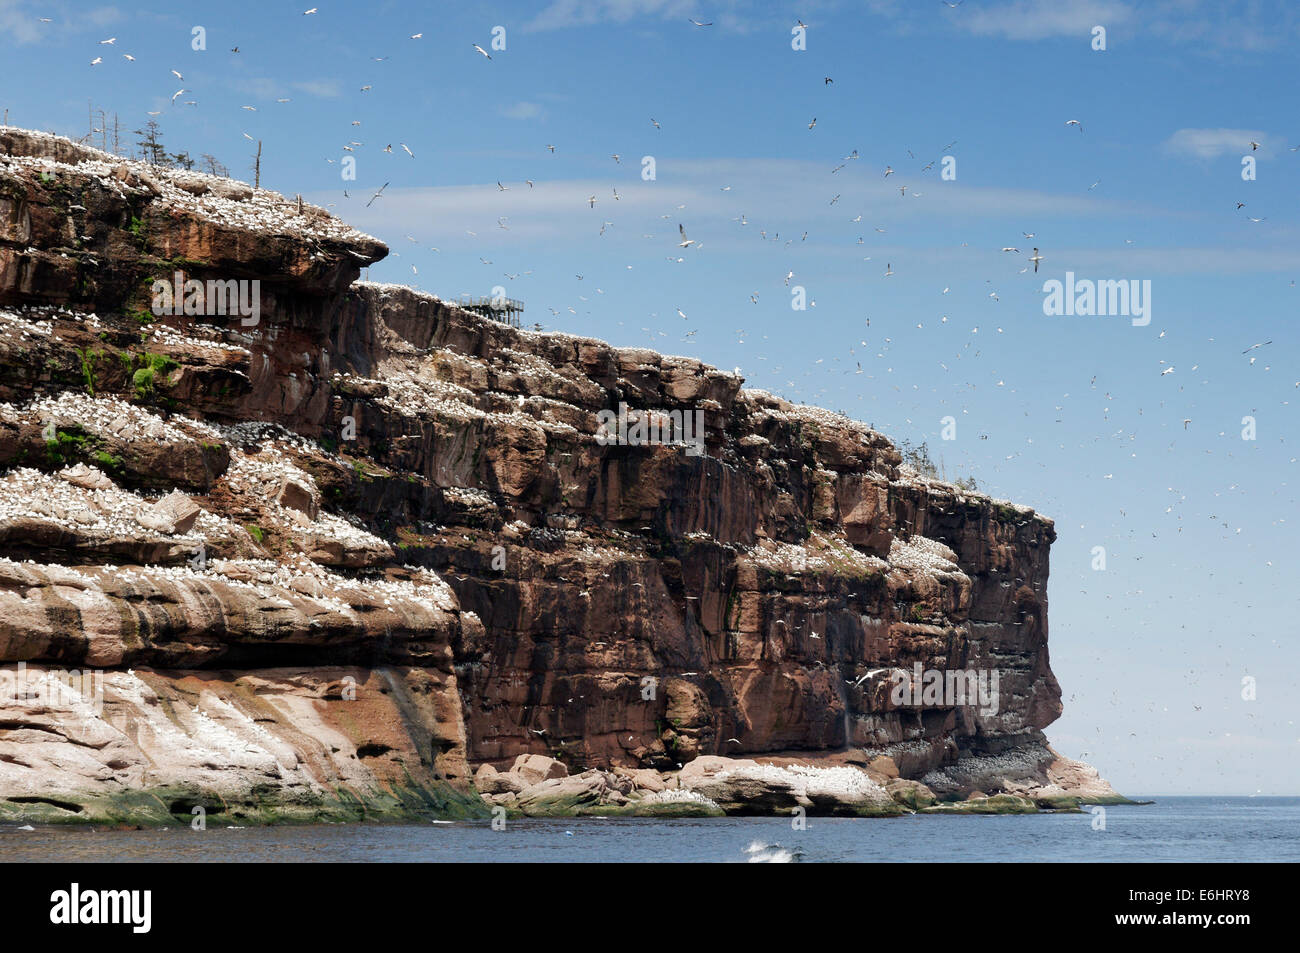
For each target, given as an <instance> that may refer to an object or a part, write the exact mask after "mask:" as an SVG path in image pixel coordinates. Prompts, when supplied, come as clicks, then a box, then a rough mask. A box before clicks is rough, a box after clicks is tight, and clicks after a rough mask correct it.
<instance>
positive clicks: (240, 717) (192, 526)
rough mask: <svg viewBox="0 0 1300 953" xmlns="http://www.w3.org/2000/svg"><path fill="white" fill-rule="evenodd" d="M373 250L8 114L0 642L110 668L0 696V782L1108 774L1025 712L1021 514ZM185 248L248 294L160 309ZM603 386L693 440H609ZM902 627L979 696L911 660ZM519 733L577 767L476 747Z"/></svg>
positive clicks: (162, 800) (57, 795)
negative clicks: (490, 309) (988, 690)
mask: <svg viewBox="0 0 1300 953" xmlns="http://www.w3.org/2000/svg"><path fill="white" fill-rule="evenodd" d="M386 253H387V250H386V248H385V247H384V246H383V244H382V243H380V242H379V241H377V240H375V239H373V238H370V237H369V236H365V235H362V234H360V233H358V232H356V231H354V230H352V229H350V228H348V227H347V226H346V225H345V224H343V223H342V222H340V221H339V220H337V219H336V218H334V217H333V216H331V215H330V214H329V213H327V212H325V211H324V210H322V209H318V208H314V207H312V206H310V205H305V204H303V203H301V202H299V201H297V200H288V199H285V198H284V197H283V196H280V195H278V194H276V193H272V192H268V191H265V190H260V189H253V188H252V187H250V186H247V185H244V184H242V183H237V182H232V181H229V180H225V179H218V178H213V177H210V176H203V175H198V174H195V173H190V172H178V171H175V170H165V169H158V168H155V167H152V166H148V165H144V164H141V163H135V162H127V161H124V160H121V159H119V158H117V157H114V156H109V155H106V154H104V153H100V152H98V151H96V150H93V149H87V148H85V147H82V146H78V145H76V144H74V143H71V142H68V141H67V140H63V139H58V138H56V137H51V136H45V135H42V134H38V133H29V132H25V131H21V130H15V129H11V128H0V401H3V403H0V467H3V468H4V469H3V475H2V476H0V663H3V664H4V665H5V666H6V668H5V671H7V672H11V673H16V671H17V669H16V668H15V666H16V665H17V664H18V663H23V664H24V665H25V666H30V668H25V669H24V679H28V681H26V682H24V685H26V686H27V688H28V689H31V688H32V685H33V684H36V683H44V682H50V681H52V680H53V679H55V677H56V676H57V675H58V673H59V672H61V671H66V670H69V669H76V670H78V672H79V673H82V674H83V675H84V673H86V672H94V673H100V676H99V677H101V678H102V683H103V698H102V701H100V702H98V703H96V702H95V701H94V700H93V698H92V700H90V701H87V700H85V699H84V698H83V699H82V701H80V702H78V701H76V700H75V699H74V700H69V698H67V697H65V696H59V695H58V693H55V692H52V691H44V692H42V691H39V690H30V691H28V693H27V695H23V694H21V693H20V694H13V695H10V696H8V698H7V699H6V700H5V701H4V703H3V707H0V816H9V817H39V818H41V819H59V818H61V819H74V820H75V819H81V820H86V819H106V818H114V819H119V820H128V821H129V820H132V819H138V820H151V821H158V820H160V819H166V818H177V817H187V816H188V815H189V813H190V812H191V811H192V810H193V809H194V808H196V807H203V808H204V809H205V810H215V811H219V812H225V813H228V814H229V815H230V816H232V817H257V818H279V817H293V818H297V817H310V816H313V814H314V812H318V813H321V814H327V815H331V816H335V815H337V816H346V817H364V816H396V815H401V814H405V813H422V812H429V813H451V814H455V813H458V812H459V813H469V814H474V813H479V814H482V813H486V811H487V810H488V809H489V806H490V804H498V805H506V806H508V807H509V808H511V809H513V810H520V811H525V812H527V811H528V810H529V806H530V805H532V810H533V811H534V812H537V813H545V812H546V811H549V810H552V809H554V805H555V804H557V803H563V804H570V806H572V804H574V803H581V804H587V805H588V806H590V805H591V804H592V803H595V804H596V805H598V806H600V807H601V808H602V809H610V810H612V809H614V808H626V809H627V810H629V811H631V810H632V809H633V808H635V806H636V805H634V804H633V805H629V804H628V803H626V802H628V801H629V800H630V801H637V802H639V801H641V800H643V799H645V798H649V797H650V796H651V795H655V796H656V798H657V800H652V801H646V804H645V805H644V806H643V810H646V811H651V812H653V810H658V811H659V812H661V813H672V812H674V811H680V810H690V809H693V808H698V807H699V806H700V805H701V804H702V803H703V802H705V801H707V802H708V803H709V804H710V805H713V806H712V807H707V808H705V812H712V811H715V810H718V809H723V810H733V811H734V810H738V809H746V808H745V805H746V803H748V804H749V807H750V808H755V806H761V805H767V806H769V807H771V806H773V805H777V804H781V805H784V804H786V802H789V803H794V804H796V805H797V806H803V802H804V801H806V802H807V804H808V805H811V806H812V808H813V809H817V808H818V806H819V804H821V805H825V804H827V803H830V801H834V803H835V804H836V805H838V807H836V808H835V809H836V810H840V811H844V810H848V811H850V812H857V813H888V812H890V811H892V810H894V809H896V808H898V807H899V806H900V805H902V806H903V807H904V808H907V809H911V808H912V807H914V806H915V804H916V802H917V798H918V796H919V797H920V799H921V802H922V803H928V802H927V801H926V799H927V798H931V797H933V796H936V795H937V796H939V797H944V798H948V799H955V798H963V797H966V796H967V795H969V794H971V793H972V792H979V793H981V794H995V793H1006V794H1008V795H1025V796H1028V797H1029V798H1031V799H1032V798H1034V797H1036V796H1040V795H1041V796H1042V797H1066V798H1068V797H1069V796H1070V795H1071V792H1072V791H1074V790H1076V789H1077V790H1079V791H1081V792H1083V793H1085V794H1086V796H1088V797H1092V798H1104V797H1108V796H1110V795H1111V794H1113V792H1109V788H1108V787H1105V784H1104V782H1101V781H1100V780H1099V779H1095V777H1094V778H1086V777H1084V775H1083V774H1082V773H1081V772H1082V771H1083V768H1081V767H1077V766H1075V767H1072V766H1071V765H1069V764H1066V763H1065V762H1058V759H1056V756H1055V755H1054V753H1052V752H1051V751H1050V749H1049V748H1047V747H1046V743H1045V738H1044V736H1043V733H1042V729H1044V728H1045V727H1046V726H1047V725H1049V724H1050V723H1051V722H1052V721H1053V720H1054V719H1055V718H1056V717H1057V716H1058V715H1059V713H1060V710H1061V704H1060V689H1059V686H1058V685H1057V683H1056V679H1055V678H1054V677H1053V675H1052V672H1051V668H1050V666H1049V663H1048V652H1047V573H1048V549H1049V547H1050V544H1051V542H1052V540H1053V539H1054V536H1055V534H1054V531H1053V527H1052V523H1051V521H1050V520H1049V519H1047V518H1045V517H1043V516H1041V515H1040V514H1037V513H1035V512H1034V511H1033V510H1032V509H1030V508H1028V507H1024V506H1017V505H1015V504H1012V503H1008V502H1002V501H997V500H993V499H990V498H989V497H987V496H985V495H983V494H981V493H978V492H974V491H971V490H967V489H963V488H960V487H957V486H954V485H951V484H947V483H944V482H941V481H938V480H935V479H932V478H927V477H925V476H924V475H922V474H920V473H918V472H916V471H915V470H914V469H912V468H910V467H908V466H906V465H904V464H903V463H902V460H901V457H900V455H899V453H898V451H897V450H896V448H895V447H894V445H893V444H892V443H891V442H890V441H889V439H888V438H887V437H885V436H884V435H882V434H880V433H877V432H875V431H873V430H871V429H870V428H868V427H866V426H864V425H862V424H859V423H856V422H854V421H851V420H848V419H846V418H844V417H842V416H839V415H836V414H832V413H829V412H827V411H824V410H820V409H816V408H810V407H805V406H797V405H792V404H790V403H788V402H786V401H783V400H781V399H779V398H777V397H774V396H772V395H769V394H766V393H762V392H759V391H755V390H750V389H745V388H744V387H743V381H742V380H741V378H740V377H739V376H737V375H735V374H728V373H725V372H722V371H719V370H717V369H715V368H712V367H709V366H707V365H705V364H702V363H700V362H699V361H695V360H691V359H688V358H680V357H667V356H664V355H660V354H657V353H655V352H653V351H649V350H645V349H640V348H616V347H612V346H610V345H608V344H606V343H604V342H601V341H597V340H592V339H586V338H578V337H573V336H570V335H565V334H556V333H538V332H533V331H527V330H520V329H516V328H512V327H510V326H508V325H506V324H503V323H500V322H497V321H494V320H491V319H490V318H487V317H483V316H480V315H478V314H474V313H471V312H469V311H465V310H461V309H459V308H457V307H454V306H452V305H449V304H446V303H444V302H442V301H439V300H438V299H436V298H434V297H431V296H429V295H425V294H422V293H419V292H416V291H413V290H411V289H408V288H403V287H397V286H386V285H375V284H368V283H364V282H358V281H357V280H356V279H357V278H358V276H359V273H360V269H361V268H362V267H363V266H364V265H366V264H369V263H372V262H374V261H377V260H378V259H380V258H382V257H383V256H384V255H385V254H386ZM178 272H179V273H180V276H181V282H182V283H183V282H185V281H198V282H207V281H209V280H211V281H221V282H227V281H236V282H238V281H244V282H249V283H251V282H253V281H256V282H257V285H256V286H255V289H254V292H253V293H255V294H256V296H257V297H256V304H257V307H256V309H255V310H254V312H253V315H252V320H250V316H249V315H248V314H242V313H241V314H235V315H232V314H229V313H227V314H223V315H214V314H211V313H193V314H186V313H184V308H183V307H182V308H173V309H171V311H169V312H168V313H165V314H158V313H157V310H158V309H157V308H155V307H153V305H155V304H156V302H155V301H154V300H153V295H154V292H155V290H156V289H155V287H154V283H155V281H158V280H161V281H165V282H173V281H174V280H175V278H176V275H177V273H178ZM182 286H183V284H182ZM212 304H213V302H212V299H211V296H209V297H208V298H206V299H205V300H204V302H203V304H202V305H201V306H198V307H196V308H195V309H194V310H196V311H200V312H203V311H206V312H211V311H212V310H213V307H212ZM173 311H178V312H179V313H172V312H173ZM624 406H625V407H627V408H631V410H632V412H633V417H634V418H636V417H637V415H638V414H640V413H641V412H652V414H651V415H650V416H646V417H642V418H639V419H642V420H643V422H648V423H652V424H654V425H655V426H656V428H658V427H659V425H660V424H665V425H666V422H667V421H669V420H672V421H673V426H675V427H677V428H678V430H680V428H681V426H682V424H683V423H684V422H692V421H700V422H701V423H702V428H701V430H700V431H699V436H700V437H701V440H702V443H700V444H699V445H697V446H690V445H682V444H673V443H651V444H636V445H629V444H628V443H626V442H618V441H616V440H615V441H611V437H617V436H618V431H617V429H613V430H611V428H610V426H609V425H608V421H609V412H611V411H617V410H618V409H619V408H620V407H624ZM602 414H603V416H602ZM656 432H658V430H657V431H656ZM917 666H920V669H922V670H925V671H958V670H960V671H971V672H982V673H984V674H985V675H986V676H995V677H996V686H997V701H996V704H994V705H989V704H983V705H977V704H969V703H943V701H942V700H941V701H940V702H939V703H936V702H935V700H934V699H927V698H922V697H919V696H918V697H915V698H904V699H901V700H900V698H899V697H898V695H897V693H896V692H894V691H893V690H892V689H893V686H894V684H895V683H896V681H897V679H896V678H895V675H896V673H899V672H907V673H911V672H913V671H915V670H916V667H917ZM41 672H43V673H46V674H38V673H41ZM31 679H35V682H33V681H31ZM42 680H44V682H42ZM77 684H79V685H81V686H82V687H83V688H84V687H85V683H84V680H83V681H82V682H79V683H77ZM81 694H82V695H84V694H85V693H84V692H83V693H81ZM55 696H58V697H55ZM79 697H80V696H79ZM535 756H536V757H543V758H544V759H554V761H555V763H557V764H560V765H562V766H563V770H564V772H565V773H564V775H563V776H562V777H554V778H543V779H541V781H538V782H536V783H541V782H542V781H544V782H546V783H548V784H550V783H551V782H556V783H555V784H553V785H552V786H553V787H564V789H565V792H567V793H566V794H565V797H567V796H569V795H572V796H573V797H577V798H578V801H576V802H569V801H565V800H564V798H563V797H560V798H559V800H558V801H557V799H556V797H555V796H554V795H555V792H553V791H551V792H549V793H548V792H547V791H543V792H540V793H538V794H536V795H534V794H531V793H529V792H530V791H532V786H531V785H526V784H523V783H522V782H511V781H502V780H496V781H494V780H491V779H492V778H493V777H494V776H497V777H499V778H505V777H513V776H514V775H513V774H512V772H513V771H514V770H515V768H516V766H517V765H519V764H521V763H524V762H526V760H527V758H529V757H535ZM706 757H707V758H712V759H714V760H712V761H705V760H701V759H704V758H706ZM719 757H725V758H729V759H736V762H735V763H734V764H730V767H718V765H719V763H720V762H719V761H718V760H717V759H718V758H719ZM521 759H523V761H521ZM746 761H748V762H749V764H746V763H745V762H746ZM809 764H812V765H814V766H816V770H821V771H831V772H832V773H831V774H830V775H825V774H808V773H807V772H808V771H813V770H814V768H812V767H808V765H809ZM1054 764H1055V767H1053V765H1054ZM708 765H713V770H712V771H706V770H704V769H705V767H706V766H708ZM751 765H752V766H751ZM872 765H874V767H872ZM692 766H693V767H692ZM1084 767H1086V766H1084ZM844 771H847V772H856V774H855V775H854V776H855V777H856V776H861V779H862V780H861V783H860V784H859V783H858V782H855V781H852V779H851V778H849V776H848V775H845V774H843V773H842V772H844ZM584 772H585V773H584ZM783 772H784V773H783ZM792 772H793V773H792ZM801 772H802V773H801ZM834 772H841V773H834ZM719 773H721V774H722V775H723V776H724V780H723V781H718V780H717V779H716V778H715V777H714V776H715V775H718V774H719ZM576 777H581V778H585V779H587V780H583V781H581V782H579V781H575V780H573V779H574V778H576ZM473 778H479V779H480V785H479V789H483V788H484V787H485V786H486V787H487V788H492V789H491V790H483V793H484V794H485V795H486V796H487V798H488V800H487V801H485V800H483V799H481V798H480V796H479V794H478V791H477V790H476V787H475V783H474V781H473ZM593 778H594V779H595V780H592V779H593ZM629 778H630V779H631V780H630V781H629V780H628V779H629ZM727 778H730V779H731V780H730V781H727V780H726V779H727ZM742 778H743V779H746V780H745V782H744V784H741V783H740V781H739V780H737V779H742ZM620 779H621V780H620ZM692 779H694V780H692ZM560 782H562V783H560ZM687 782H689V783H687ZM922 782H923V783H922ZM1094 782H1095V783H1094ZM765 784H767V785H768V787H769V788H772V790H776V789H780V790H784V791H786V794H785V795H780V796H778V795H775V794H773V793H772V790H766V793H763V790H760V789H763V786H764V785H765ZM891 784H892V785H893V789H892V791H888V793H882V792H886V791H887V789H888V788H889V786H890V785H891ZM503 785H504V787H503ZM579 789H580V790H579ZM832 789H833V790H834V791H836V792H838V793H836V794H835V796H834V797H833V798H832V797H831V796H830V795H824V796H823V795H821V794H819V793H818V792H823V791H826V790H832ZM918 789H920V790H921V792H922V793H921V794H919V795H918ZM548 790H549V789H548ZM745 790H750V791H753V792H758V793H752V795H750V796H746V795H744V794H743V792H744V791H745ZM592 791H595V792H596V793H594V794H593V793H592ZM738 791H739V792H741V793H737V792H738ZM583 792H585V793H583ZM669 792H677V793H669ZM710 792H711V793H710ZM792 792H793V793H792ZM1108 792H1109V793H1108ZM713 794H716V795H718V797H720V798H721V800H718V798H716V797H713V796H712V795H713ZM584 798H585V800H583V799H584ZM619 798H623V799H624V800H623V802H620V801H619ZM783 798H784V800H783ZM819 798H820V801H819ZM593 799H594V801H593ZM800 799H802V800H800ZM538 804H544V805H549V806H548V807H545V809H543V808H539V807H537V805H538ZM654 804H659V805H660V806H659V807H657V808H653V809H652V808H651V805H654ZM846 804H847V805H851V806H850V807H845V805H846ZM719 805H721V807H720V808H719ZM886 808H887V809H888V810H886Z"/></svg>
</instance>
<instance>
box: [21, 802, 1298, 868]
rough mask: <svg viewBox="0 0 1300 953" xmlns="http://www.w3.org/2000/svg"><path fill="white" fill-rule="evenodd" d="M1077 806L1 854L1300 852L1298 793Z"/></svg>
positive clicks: (353, 830) (346, 858) (1143, 857)
mask: <svg viewBox="0 0 1300 953" xmlns="http://www.w3.org/2000/svg"><path fill="white" fill-rule="evenodd" d="M1153 800H1154V803H1151V804H1144V805H1136V806H1130V805H1120V806H1111V807H1106V808H1105V809H1104V812H1098V811H1097V810H1096V809H1090V810H1087V811H1086V812H1085V813H1082V814H1031V815H991V816H978V815H974V816H952V815H947V816H945V815H910V816H906V817H899V818H824V817H810V818H807V819H805V820H803V821H802V822H801V823H802V824H803V827H802V828H800V826H799V824H798V823H796V821H795V819H786V818H770V817H769V818H754V817H727V818H700V819H672V820H669V819H640V818H611V819H599V818H560V819H519V820H507V821H506V823H505V828H504V829H503V830H494V829H493V828H492V826H491V823H490V822H489V821H466V822H453V823H443V822H439V823H423V824H351V825H341V824H340V825H334V824H319V825H295V826H283V827H247V828H228V827H212V828H209V829H208V830H204V831H194V830H191V829H190V828H189V827H185V826H182V827H177V828H172V829H157V830H107V829H97V828H89V827H62V826H48V827H34V828H33V827H28V826H16V825H5V826H0V861H7V862H19V863H33V862H65V863H66V862H73V863H75V862H92V863H105V862H117V861H125V862H137V863H139V862H158V861H163V862H172V863H175V862H182V863H184V862H194V863H213V862H218V863H219V862H251V863H277V862H285V863H303V862H331V863H340V862H343V863H353V862H373V863H385V862H419V863H465V862H472V863H569V862H580V863H591V862H605V863H668V862H677V863H681V862H689V863H864V862H869V863H879V862H882V861H883V862H894V863H933V862H952V861H958V862H962V861H969V862H992V863H998V862H1059V863H1078V862H1106V861H1113V862H1146V863H1150V862H1169V863H1190V862H1214V863H1224V862H1259V861H1273V862H1277V861H1283V862H1285V861H1300V798H1294V797H1159V796H1156V797H1154V798H1153Z"/></svg>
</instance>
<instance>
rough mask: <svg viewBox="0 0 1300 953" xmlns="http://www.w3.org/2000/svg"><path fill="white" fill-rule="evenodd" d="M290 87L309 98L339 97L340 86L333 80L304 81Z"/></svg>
mask: <svg viewBox="0 0 1300 953" xmlns="http://www.w3.org/2000/svg"><path fill="white" fill-rule="evenodd" d="M290 85H291V86H292V87H293V88H294V89H296V90H298V91H299V92H302V93H306V94H307V95H308V96H319V97H321V98H322V99H334V98H335V97H337V96H338V95H339V84H338V82H337V81H336V80H332V79H311V80H303V81H301V82H297V83H290Z"/></svg>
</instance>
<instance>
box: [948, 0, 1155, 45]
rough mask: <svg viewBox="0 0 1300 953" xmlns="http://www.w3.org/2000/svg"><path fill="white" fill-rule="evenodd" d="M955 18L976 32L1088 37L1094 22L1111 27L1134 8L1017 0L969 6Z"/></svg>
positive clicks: (1088, 1)
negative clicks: (987, 5) (988, 5)
mask: <svg viewBox="0 0 1300 953" xmlns="http://www.w3.org/2000/svg"><path fill="white" fill-rule="evenodd" d="M962 12H964V15H956V16H954V17H953V18H952V22H953V23H954V24H955V25H957V26H959V27H961V28H963V29H965V30H968V31H970V32H971V33H974V34H975V35H977V36H1002V37H1006V38H1007V39H1010V40H1043V39H1047V38H1049V37H1058V36H1077V37H1079V38H1081V39H1087V38H1088V37H1089V31H1091V30H1092V28H1093V27H1094V26H1104V27H1105V28H1106V30H1107V32H1109V31H1110V30H1111V28H1112V27H1115V26H1119V25H1121V24H1123V23H1126V22H1128V21H1129V20H1130V19H1131V18H1132V16H1133V11H1132V10H1131V9H1130V8H1129V6H1128V4H1125V3H1120V2H1117V0H1077V2H1072V3H1061V2H1060V0H1014V2H1012V3H1004V4H1001V5H999V6H990V7H969V8H965V9H964V11H963V10H960V9H959V11H958V13H959V14H961V13H962Z"/></svg>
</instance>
